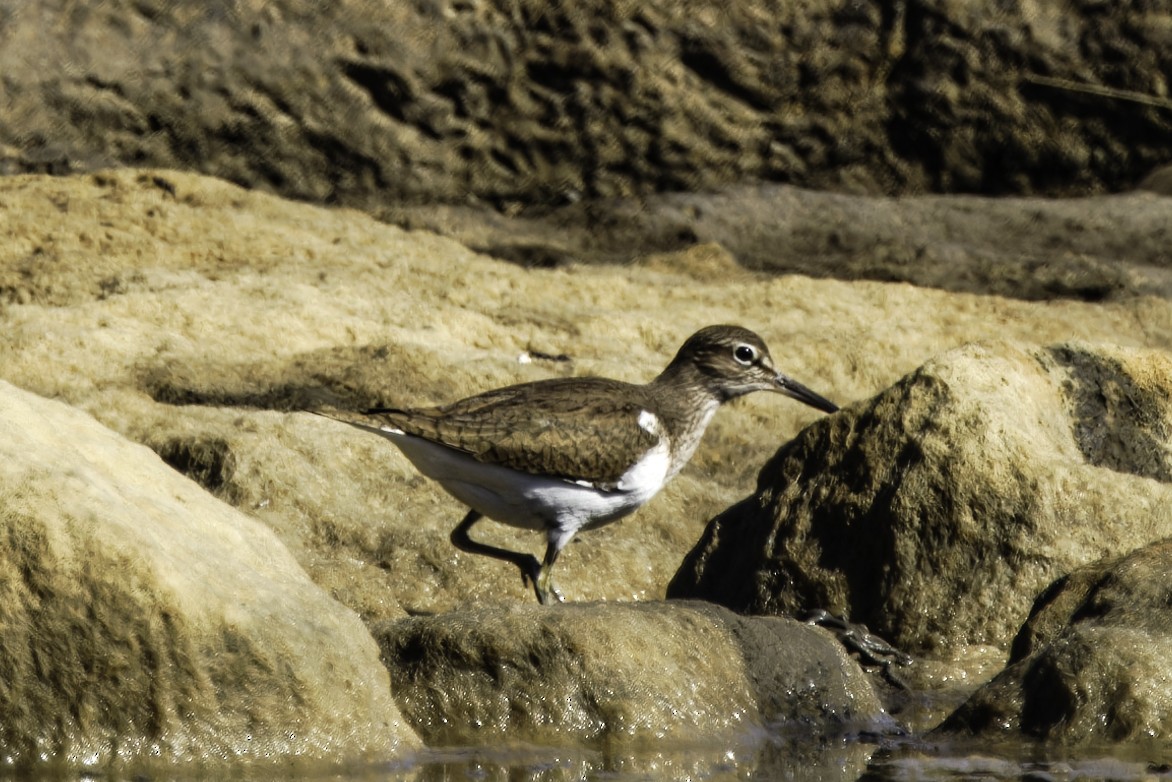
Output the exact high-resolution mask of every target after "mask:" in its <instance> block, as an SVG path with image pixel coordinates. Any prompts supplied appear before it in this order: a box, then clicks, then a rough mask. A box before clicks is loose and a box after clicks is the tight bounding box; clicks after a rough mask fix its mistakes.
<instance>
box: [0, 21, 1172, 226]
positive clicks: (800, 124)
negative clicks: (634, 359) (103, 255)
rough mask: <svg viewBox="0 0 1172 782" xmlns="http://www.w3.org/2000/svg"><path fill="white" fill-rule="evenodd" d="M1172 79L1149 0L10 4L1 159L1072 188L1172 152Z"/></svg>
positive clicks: (510, 198)
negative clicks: (1123, 0)
mask: <svg viewBox="0 0 1172 782" xmlns="http://www.w3.org/2000/svg"><path fill="white" fill-rule="evenodd" d="M1170 77H1172V4H1170V3H1168V2H1161V1H1160V0H1148V1H1147V2H1127V3H1104V2H1101V0H1065V1H1059V0H1005V1H1004V2H959V1H957V0H904V1H901V2H894V3H888V2H878V3H871V2H858V1H857V0H805V1H804V2H768V1H767V0H746V1H743V2H738V3H736V4H724V3H704V2H691V1H690V0H675V1H673V0H655V1H654V2H612V1H611V0H584V1H583V2H575V3H569V2H538V1H537V0H516V1H515V2H506V0H496V2H491V1H489V0H484V1H483V2H478V1H477V0H417V1H416V2H412V3H406V2H388V3H376V2H360V1H357V0H348V1H347V2H339V3H319V2H312V1H311V0H275V1H274V2H260V1H259V0H252V1H251V2H227V1H226V0H216V1H213V2H178V3H176V2H165V1H164V0H110V1H109V2H103V3H71V2H64V0H41V1H40V2H28V0H0V171H3V172H9V173H12V172H20V171H52V172H61V171H70V170H79V169H87V168H91V167H96V166H102V165H111V164H132V165H149V166H166V167H173V168H183V169H194V170H197V171H200V172H204V173H209V174H214V175H216V176H220V177H224V178H227V179H230V180H232V181H235V182H237V183H240V184H243V185H247V186H252V187H261V188H264V189H268V190H272V191H275V192H278V193H281V194H283V195H287V196H292V197H296V198H301V199H308V200H312V201H323V202H330V203H343V204H348V205H353V206H359V207H364V208H372V207H375V206H378V205H385V204H387V203H392V202H400V203H402V202H406V203H434V202H447V203H465V202H470V201H471V202H478V201H479V202H486V203H488V204H490V205H493V206H497V207H514V206H525V205H532V204H559V203H565V202H571V201H575V200H577V199H579V198H591V197H613V196H623V195H640V194H647V193H651V192H663V191H674V190H697V189H705V188H717V187H721V186H723V185H726V184H728V183H731V182H739V181H744V180H752V179H761V180H768V181H778V182H789V183H794V184H799V185H803V186H808V187H815V188H831V189H840V190H851V191H855V192H865V193H881V192H886V193H915V192H931V191H940V192H977V193H986V194H1006V193H1020V194H1030V193H1038V194H1048V195H1073V194H1081V193H1093V192H1103V191H1113V190H1119V189H1124V188H1127V187H1130V186H1131V185H1132V184H1134V183H1135V182H1137V181H1138V180H1139V179H1141V178H1142V177H1143V176H1144V175H1145V174H1147V173H1148V172H1149V171H1150V170H1151V169H1152V168H1153V167H1155V166H1157V165H1159V164H1161V163H1165V162H1167V161H1169V160H1172V102H1170V101H1169V100H1168V98H1167V92H1168V81H1169V78H1170ZM1073 84H1079V85H1086V86H1085V87H1079V88H1075V87H1073V86H1071V85H1073ZM1104 91H1106V92H1108V93H1111V94H1110V95H1108V94H1102V93H1103V92H1104ZM1119 91H1124V92H1119ZM1097 93H1098V94H1097Z"/></svg>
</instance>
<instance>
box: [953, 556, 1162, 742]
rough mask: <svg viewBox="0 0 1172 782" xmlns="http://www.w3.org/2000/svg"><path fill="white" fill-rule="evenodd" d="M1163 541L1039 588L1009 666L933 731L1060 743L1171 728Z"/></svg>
mask: <svg viewBox="0 0 1172 782" xmlns="http://www.w3.org/2000/svg"><path fill="white" fill-rule="evenodd" d="M1170 645H1172V541H1167V540H1165V541H1161V542H1158V543H1153V544H1152V545H1150V546H1146V547H1144V548H1141V549H1139V550H1137V551H1135V552H1132V553H1130V554H1128V555H1126V556H1123V557H1116V558H1113V559H1109V560H1103V561H1099V562H1096V563H1094V564H1092V565H1088V566H1087V567H1084V568H1080V569H1078V570H1075V571H1074V572H1072V573H1070V574H1069V575H1068V576H1065V577H1063V578H1061V579H1059V580H1058V581H1056V582H1055V583H1054V584H1053V585H1051V587H1050V588H1049V589H1048V590H1046V592H1045V594H1043V595H1042V597H1040V598H1039V599H1038V601H1037V604H1036V605H1035V606H1034V610H1033V612H1032V613H1031V615H1030V618H1029V621H1028V622H1026V624H1025V626H1024V627H1022V630H1021V632H1020V633H1019V634H1018V637H1017V640H1016V641H1015V643H1014V651H1013V655H1012V657H1011V659H1010V665H1009V666H1008V667H1007V668H1006V669H1005V670H1004V671H1003V672H1002V673H1001V674H999V675H998V676H997V677H996V678H994V679H993V680H992V681H991V682H989V683H988V684H986V685H985V686H984V687H982V688H981V689H979V690H977V692H976V693H975V694H974V695H973V696H972V698H970V699H969V701H968V702H967V703H965V704H964V705H963V706H961V708H960V709H959V710H957V712H956V713H955V714H953V715H952V716H951V717H950V718H949V719H948V720H947V721H946V722H945V723H944V724H943V725H942V726H941V728H940V731H939V732H940V733H976V734H981V735H990V734H1005V733H1011V732H1021V733H1023V734H1025V735H1027V736H1033V737H1037V738H1043V739H1050V740H1059V741H1062V742H1064V743H1079V742H1093V741H1102V740H1108V741H1128V740H1144V739H1152V738H1156V739H1158V738H1167V737H1169V736H1172V690H1170V689H1169V687H1168V682H1169V681H1172V656H1169V654H1168V649H1169V647H1170Z"/></svg>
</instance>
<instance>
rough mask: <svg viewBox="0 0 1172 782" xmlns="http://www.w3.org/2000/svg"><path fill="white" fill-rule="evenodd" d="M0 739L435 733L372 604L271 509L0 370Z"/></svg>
mask: <svg viewBox="0 0 1172 782" xmlns="http://www.w3.org/2000/svg"><path fill="white" fill-rule="evenodd" d="M0 574H2V575H0V626H3V628H4V632H3V633H2V634H0V670H3V672H4V674H3V680H4V686H3V687H2V688H0V747H2V748H3V749H2V752H0V756H2V757H3V758H4V763H5V765H16V766H27V765H30V764H37V763H39V762H50V763H55V764H59V765H64V766H66V767H77V766H84V767H87V768H109V767H111V766H119V765H121V766H123V767H125V766H127V765H129V766H130V767H134V766H142V765H150V764H155V763H162V764H173V763H195V764H201V765H204V766H207V767H211V768H216V767H222V766H224V764H226V763H229V762H232V763H236V762H240V761H253V762H258V763H282V764H287V763H289V762H291V761H294V760H296V761H298V762H300V761H322V760H328V761H333V762H340V761H344V760H353V759H358V758H363V757H365V758H387V757H390V756H393V755H395V754H397V753H399V752H402V751H403V750H408V749H411V748H414V747H416V746H417V745H418V743H419V742H418V738H417V737H416V736H415V734H414V733H413V732H412V730H411V728H409V727H408V726H407V725H405V724H404V722H403V720H402V718H401V717H400V716H399V712H398V710H397V708H396V706H395V702H394V700H393V698H392V696H391V689H390V682H389V679H388V676H387V672H386V669H385V668H384V667H383V666H382V665H381V663H380V662H379V656H378V649H377V647H376V646H375V643H374V641H373V640H372V639H371V637H370V634H369V632H368V631H367V630H366V628H365V626H364V625H363V624H362V622H361V621H359V619H358V617H357V616H356V615H355V614H354V613H352V612H351V611H350V610H348V609H346V608H345V607H343V606H342V605H341V604H339V603H337V602H336V601H334V600H332V599H331V598H330V597H329V596H328V595H327V594H326V593H325V592H323V591H322V590H321V589H319V588H318V587H317V586H315V585H314V584H313V583H312V582H311V581H310V580H309V579H308V577H307V576H306V575H305V573H304V571H303V570H302V569H301V567H300V566H299V565H298V564H297V562H296V561H295V560H294V559H293V557H292V556H290V554H289V553H288V551H286V549H285V547H284V546H283V545H282V544H281V542H280V541H279V540H277V538H276V536H275V535H273V534H272V532H270V531H269V530H268V529H267V528H266V527H264V526H263V525H262V524H260V523H258V522H257V521H255V520H253V519H250V518H248V517H247V516H245V515H244V514H242V513H240V512H238V511H236V510H233V509H232V508H230V507H228V506H227V505H225V504H223V503H222V502H220V501H218V500H216V499H214V498H213V497H212V496H211V495H209V494H208V493H207V492H205V491H204V490H203V489H201V488H200V487H199V486H197V485H196V484H195V483H193V482H191V481H189V480H187V479H186V478H184V477H182V476H181V475H179V473H177V472H175V471H174V470H172V469H171V468H169V467H167V465H165V464H164V463H163V462H162V461H161V460H160V459H159V458H158V457H157V456H156V455H155V454H154V453H152V452H151V451H150V450H148V449H147V448H145V447H143V446H141V445H135V444H132V443H130V442H128V441H127V440H125V439H124V438H122V437H121V436H119V435H117V434H115V433H113V432H111V431H109V430H108V429H106V428H105V427H103V426H101V425H100V424H98V423H97V422H96V421H95V420H94V419H93V418H91V417H90V416H89V415H87V414H85V413H83V412H81V411H79V410H76V409H74V408H71V407H69V406H67V405H65V404H62V403H61V402H56V401H49V400H46V399H43V398H40V397H37V396H35V395H33V394H30V393H28V392H25V391H21V390H19V389H16V388H14V387H13V386H11V385H9V384H8V383H5V382H0Z"/></svg>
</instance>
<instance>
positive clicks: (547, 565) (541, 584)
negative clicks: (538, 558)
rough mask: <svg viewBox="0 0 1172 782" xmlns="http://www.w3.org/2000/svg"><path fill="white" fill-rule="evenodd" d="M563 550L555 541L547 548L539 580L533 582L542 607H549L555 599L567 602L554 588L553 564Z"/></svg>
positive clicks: (538, 576) (559, 601)
mask: <svg viewBox="0 0 1172 782" xmlns="http://www.w3.org/2000/svg"><path fill="white" fill-rule="evenodd" d="M561 550H562V547H561V546H560V545H558V542H557V541H553V540H551V541H550V542H549V543H548V544H547V545H546V547H545V560H544V561H543V562H542V563H541V569H540V570H539V571H538V574H537V580H536V581H535V582H533V590H534V591H535V592H537V599H538V600H539V601H540V602H541V604H542V605H549V603H550V598H553V600H554V601H556V602H558V603H564V602H566V598H565V596H564V595H562V592H561V590H560V589H558V588H557V587H556V586H554V583H553V563H554V562H556V561H557V558H558V553H559V552H560V551H561Z"/></svg>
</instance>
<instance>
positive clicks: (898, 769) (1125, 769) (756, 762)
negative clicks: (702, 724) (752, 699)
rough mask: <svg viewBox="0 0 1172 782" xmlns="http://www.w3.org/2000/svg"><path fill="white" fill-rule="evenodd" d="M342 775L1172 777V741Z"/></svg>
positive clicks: (853, 743)
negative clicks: (1073, 748) (1069, 748)
mask: <svg viewBox="0 0 1172 782" xmlns="http://www.w3.org/2000/svg"><path fill="white" fill-rule="evenodd" d="M334 778H335V779H339V780H354V781H355V782H357V780H363V781H364V782H365V780H375V779H381V780H419V781H420V782H441V781H446V780H476V781H479V780H486V781H487V780H509V782H520V781H522V780H524V781H529V780H532V781H533V782H546V781H548V782H554V781H555V780H556V781H558V782H563V781H565V782H569V781H570V780H610V781H613V782H628V781H631V782H634V780H712V781H714V782H722V781H723V780H742V779H765V780H775V779H776V780H857V779H865V780H900V781H901V782H902V781H903V780H973V779H981V780H1017V779H1029V780H1075V779H1078V780H1084V779H1118V780H1159V779H1172V745H1169V744H1165V745H1163V746H1149V747H1135V746H1133V745H1126V746H1115V747H1098V748H1094V749H1084V750H1079V751H1062V750H1060V749H1057V748H1044V747H1039V746H1037V745H1033V744H1029V743H1017V744H1010V743H1005V744H1001V745H995V746H990V745H986V746H982V745H980V744H979V743H975V742H956V743H952V744H946V743H934V744H929V743H925V742H921V741H901V742H888V743H884V744H882V745H881V744H879V743H873V742H868V741H865V740H861V739H858V738H853V739H840V740H834V741H829V740H827V741H810V742H806V743H796V742H789V741H787V742H776V741H772V740H765V741H763V742H760V743H759V744H758V745H757V746H755V747H754V746H750V745H749V744H742V745H738V746H732V747H728V748H725V749H723V750H722V749H719V748H713V747H675V748H671V749H660V750H655V749H650V748H648V749H645V750H627V751H614V750H611V751H607V750H570V749H555V748H541V747H510V748H499V749H488V748H477V749H472V748H452V749H447V750H440V751H433V752H429V753H427V754H426V755H423V756H420V757H418V758H416V759H414V760H412V761H409V762H407V763H404V764H401V765H388V766H372V767H369V768H366V769H363V770H361V771H357V773H353V774H347V775H341V776H336V777H334Z"/></svg>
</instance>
